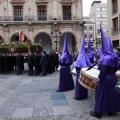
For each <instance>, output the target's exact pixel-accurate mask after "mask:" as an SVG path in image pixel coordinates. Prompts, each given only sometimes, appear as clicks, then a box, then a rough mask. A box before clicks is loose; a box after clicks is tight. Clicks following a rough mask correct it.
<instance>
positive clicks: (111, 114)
mask: <svg viewBox="0 0 120 120" xmlns="http://www.w3.org/2000/svg"><path fill="white" fill-rule="evenodd" d="M107 115H108V116H113V115H115V113H112V112H109V113H107Z"/></svg>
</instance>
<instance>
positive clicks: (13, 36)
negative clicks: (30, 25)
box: [10, 33, 27, 42]
mask: <svg viewBox="0 0 120 120" xmlns="http://www.w3.org/2000/svg"><path fill="white" fill-rule="evenodd" d="M26 40H27V37H26V36H25V40H24V42H26ZM10 41H11V42H18V41H19V34H18V33H15V34H14V35H12V37H11V40H10Z"/></svg>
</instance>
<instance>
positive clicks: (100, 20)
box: [90, 3, 108, 39]
mask: <svg viewBox="0 0 120 120" xmlns="http://www.w3.org/2000/svg"><path fill="white" fill-rule="evenodd" d="M98 8H100V10H99V11H98ZM103 8H105V9H106V10H105V11H103V10H102V9H103ZM101 15H102V16H101ZM103 15H104V17H103ZM90 18H91V21H92V22H94V23H95V38H96V39H97V38H98V39H100V38H101V36H100V32H98V31H99V30H100V24H102V27H103V30H104V32H105V34H106V36H107V35H108V21H107V4H106V3H94V4H93V5H92V6H91V11H90Z"/></svg>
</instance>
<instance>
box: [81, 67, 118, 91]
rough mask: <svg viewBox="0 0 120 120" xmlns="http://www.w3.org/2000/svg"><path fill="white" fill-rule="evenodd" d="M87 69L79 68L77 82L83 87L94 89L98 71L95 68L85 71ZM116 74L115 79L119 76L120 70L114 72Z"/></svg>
mask: <svg viewBox="0 0 120 120" xmlns="http://www.w3.org/2000/svg"><path fill="white" fill-rule="evenodd" d="M87 69H88V68H82V69H81V73H80V77H79V83H80V84H81V85H82V86H84V87H85V88H87V89H90V90H93V91H95V89H96V86H97V82H98V80H97V78H98V75H99V73H100V71H99V70H97V69H95V68H92V69H90V70H88V71H86V70H87ZM116 76H117V79H119V78H120V71H117V72H116Z"/></svg>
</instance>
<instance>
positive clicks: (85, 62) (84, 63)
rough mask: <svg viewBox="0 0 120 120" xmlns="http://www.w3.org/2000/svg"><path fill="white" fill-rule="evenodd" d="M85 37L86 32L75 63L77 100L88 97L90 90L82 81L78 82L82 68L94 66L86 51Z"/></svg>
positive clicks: (75, 97)
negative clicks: (81, 83)
mask: <svg viewBox="0 0 120 120" xmlns="http://www.w3.org/2000/svg"><path fill="white" fill-rule="evenodd" d="M85 37H86V34H84V36H83V38H82V41H81V45H80V48H79V54H78V57H77V60H76V63H75V68H76V73H77V74H76V88H75V96H74V99H76V100H83V99H86V98H87V97H88V90H87V89H86V88H85V87H83V86H82V85H80V83H79V82H78V78H79V76H80V70H81V68H84V67H90V66H92V64H91V62H90V60H89V58H88V56H87V55H86V53H85Z"/></svg>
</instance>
